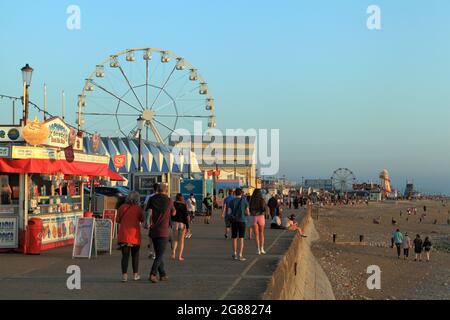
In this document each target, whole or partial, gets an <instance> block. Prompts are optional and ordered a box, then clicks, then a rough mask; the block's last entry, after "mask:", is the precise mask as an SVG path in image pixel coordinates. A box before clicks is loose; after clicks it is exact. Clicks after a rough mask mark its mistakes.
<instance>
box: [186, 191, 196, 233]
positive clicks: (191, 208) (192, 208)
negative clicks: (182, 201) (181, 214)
mask: <svg viewBox="0 0 450 320" xmlns="http://www.w3.org/2000/svg"><path fill="white" fill-rule="evenodd" d="M186 207H187V210H188V215H189V226H188V227H187V229H186V238H187V239H189V238H191V237H192V232H191V228H190V225H191V224H192V223H193V222H194V218H195V212H196V211H197V200H195V196H194V194H193V193H191V194H190V196H189V199H187V201H186Z"/></svg>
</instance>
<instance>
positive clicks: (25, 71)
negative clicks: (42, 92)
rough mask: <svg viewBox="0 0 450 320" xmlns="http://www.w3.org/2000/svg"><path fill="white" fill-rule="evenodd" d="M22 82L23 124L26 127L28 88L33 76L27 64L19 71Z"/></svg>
mask: <svg viewBox="0 0 450 320" xmlns="http://www.w3.org/2000/svg"><path fill="white" fill-rule="evenodd" d="M21 71H22V80H23V111H24V112H23V123H24V124H25V125H26V124H27V120H28V101H29V98H28V88H29V87H30V85H31V77H32V75H33V68H31V67H30V66H29V64H28V63H27V64H26V65H25V67H23V68H22V69H21Z"/></svg>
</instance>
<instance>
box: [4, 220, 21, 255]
mask: <svg viewBox="0 0 450 320" xmlns="http://www.w3.org/2000/svg"><path fill="white" fill-rule="evenodd" d="M17 234H18V223H17V217H0V248H1V249H15V248H18V246H19V241H18V237H17Z"/></svg>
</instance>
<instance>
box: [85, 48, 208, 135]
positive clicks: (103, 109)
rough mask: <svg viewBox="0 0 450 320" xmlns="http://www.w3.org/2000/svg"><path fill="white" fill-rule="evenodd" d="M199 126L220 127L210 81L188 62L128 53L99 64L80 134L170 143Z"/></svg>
mask: <svg viewBox="0 0 450 320" xmlns="http://www.w3.org/2000/svg"><path fill="white" fill-rule="evenodd" d="M194 121H201V123H202V127H203V128H214V127H215V126H216V122H215V104H214V99H213V97H212V95H211V92H210V90H209V88H208V84H207V82H206V80H205V79H204V78H203V77H202V76H201V74H200V72H199V71H198V69H197V68H195V67H194V66H193V65H192V64H190V63H189V62H188V61H187V60H186V59H184V58H182V57H180V56H178V55H176V54H174V53H172V52H171V51H168V50H162V49H158V48H139V49H127V50H125V51H122V52H119V53H116V54H113V55H110V56H109V57H108V58H107V59H106V60H105V61H103V62H102V63H100V64H98V65H96V67H95V69H94V71H93V72H92V73H91V74H90V75H89V77H88V78H87V79H86V81H85V84H84V87H83V89H82V91H81V94H80V95H79V96H78V111H77V126H78V130H81V131H85V132H88V133H92V132H94V131H95V132H98V133H100V134H101V135H103V136H110V137H135V136H136V133H137V132H138V131H140V132H142V135H143V138H144V139H146V140H152V141H155V142H158V143H167V142H168V140H169V138H170V136H171V135H172V134H173V133H174V132H175V130H177V129H187V130H189V131H190V132H192V129H193V127H194Z"/></svg>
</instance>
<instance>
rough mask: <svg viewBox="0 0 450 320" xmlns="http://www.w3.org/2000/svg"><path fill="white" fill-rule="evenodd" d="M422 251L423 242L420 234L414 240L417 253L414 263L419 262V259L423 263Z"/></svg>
mask: <svg viewBox="0 0 450 320" xmlns="http://www.w3.org/2000/svg"><path fill="white" fill-rule="evenodd" d="M422 250H423V241H422V239H420V234H418V235H416V238H415V239H414V253H415V258H414V261H417V258H418V259H419V261H422Z"/></svg>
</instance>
